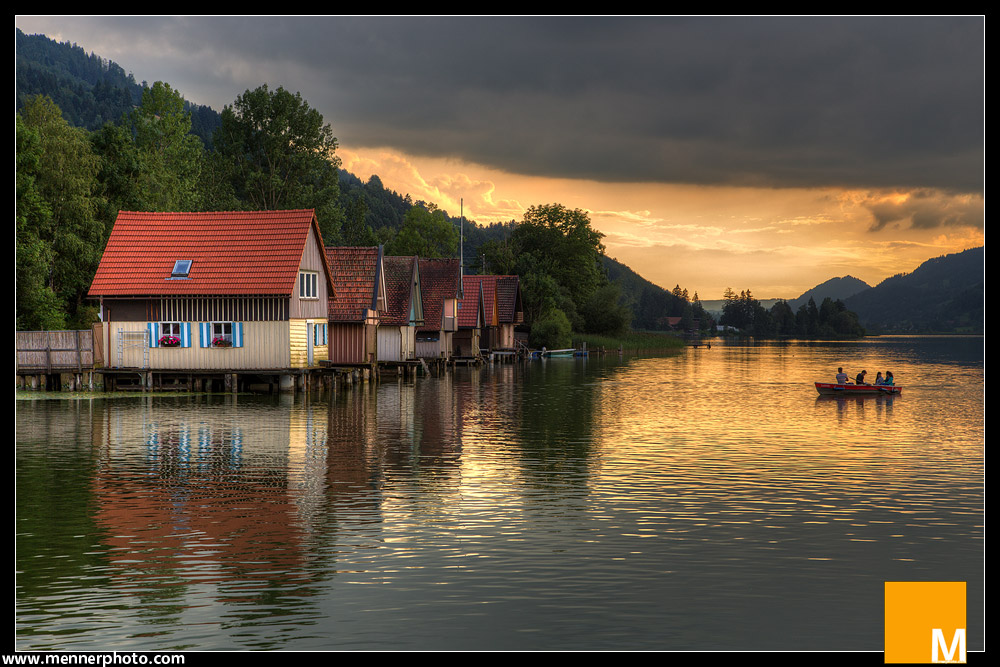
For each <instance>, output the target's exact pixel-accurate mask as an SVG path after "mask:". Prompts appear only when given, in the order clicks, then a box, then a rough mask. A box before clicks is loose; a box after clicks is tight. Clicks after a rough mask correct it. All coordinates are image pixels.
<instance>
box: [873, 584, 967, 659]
mask: <svg viewBox="0 0 1000 667" xmlns="http://www.w3.org/2000/svg"><path fill="white" fill-rule="evenodd" d="M885 662H886V663H901V662H908V663H937V662H943V663H948V662H950V663H962V662H965V582H964V581H887V582H885Z"/></svg>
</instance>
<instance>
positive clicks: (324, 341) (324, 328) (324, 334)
mask: <svg viewBox="0 0 1000 667" xmlns="http://www.w3.org/2000/svg"><path fill="white" fill-rule="evenodd" d="M326 336H327V333H326V322H323V345H326V344H327V343H329V342H330V341H329V339H328V338H327V337H326Z"/></svg>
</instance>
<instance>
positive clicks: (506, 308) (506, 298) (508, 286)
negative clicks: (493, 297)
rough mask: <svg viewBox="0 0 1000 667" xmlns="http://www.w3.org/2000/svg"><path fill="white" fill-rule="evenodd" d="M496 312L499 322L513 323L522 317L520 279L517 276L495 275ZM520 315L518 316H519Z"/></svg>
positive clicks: (522, 306)
mask: <svg viewBox="0 0 1000 667" xmlns="http://www.w3.org/2000/svg"><path fill="white" fill-rule="evenodd" d="M496 278H497V314H498V315H499V318H500V323H501V324H514V323H517V322H520V321H522V320H523V319H524V305H523V303H522V302H521V281H520V279H519V278H518V276H497V277H496ZM519 315H520V317H519Z"/></svg>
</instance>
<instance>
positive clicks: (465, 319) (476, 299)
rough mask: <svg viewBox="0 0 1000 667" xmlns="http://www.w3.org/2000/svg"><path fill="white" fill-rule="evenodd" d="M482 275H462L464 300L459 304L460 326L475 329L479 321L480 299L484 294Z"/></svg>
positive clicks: (479, 324)
mask: <svg viewBox="0 0 1000 667" xmlns="http://www.w3.org/2000/svg"><path fill="white" fill-rule="evenodd" d="M479 278H480V276H462V300H461V301H460V302H459V304H458V326H459V327H460V328H465V329H474V328H476V327H478V326H481V323H480V321H479V310H480V308H481V305H480V300H481V299H482V296H483V287H482V281H481V280H479Z"/></svg>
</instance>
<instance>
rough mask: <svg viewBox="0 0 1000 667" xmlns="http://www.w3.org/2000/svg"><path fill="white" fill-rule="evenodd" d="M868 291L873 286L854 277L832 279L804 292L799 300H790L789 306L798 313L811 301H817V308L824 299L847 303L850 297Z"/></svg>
mask: <svg viewBox="0 0 1000 667" xmlns="http://www.w3.org/2000/svg"><path fill="white" fill-rule="evenodd" d="M866 289H871V285H869V284H868V283H866V282H865V281H863V280H859V279H857V278H855V277H853V276H844V277H843V278H830V279H829V280H827V281H826V282H825V283H822V284H819V285H816V287H813V288H812V289H810V290H807V291H806V292H803V293H802V295H801V296H799V297H798V298H795V299H792V300H790V301H789V302H788V305H789V306H791V308H792V310H793V311H797V310H798V309H799V306H804V305H806V304H808V303H809V299H812V300H813V301H815V302H816V305H817V306H818V305H820V304H821V303H823V299H826V298H827V297H829V298H831V299H833V300H834V301H836V300H837V299H840V300H841V301H846V300H847V299H848V298H849V297H852V296H854V295H855V294H857V293H858V292H862V291H864V290H866Z"/></svg>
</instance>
